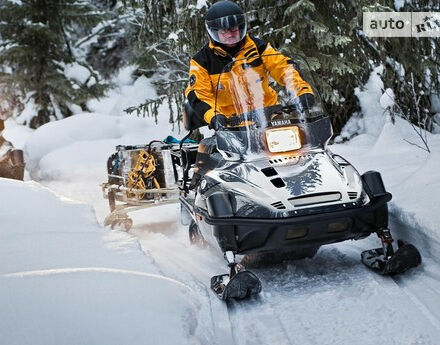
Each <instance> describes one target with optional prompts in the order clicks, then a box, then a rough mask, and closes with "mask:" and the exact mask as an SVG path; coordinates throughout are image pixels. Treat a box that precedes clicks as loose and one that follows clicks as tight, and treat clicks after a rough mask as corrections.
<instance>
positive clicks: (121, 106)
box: [87, 66, 157, 116]
mask: <svg viewBox="0 0 440 345" xmlns="http://www.w3.org/2000/svg"><path fill="white" fill-rule="evenodd" d="M133 71H134V67H133V66H131V67H126V68H124V69H122V70H121V71H120V73H119V74H118V76H117V77H116V78H115V82H116V83H117V82H121V84H118V85H117V87H116V88H114V89H112V90H110V91H109V92H108V93H107V94H106V96H105V97H103V98H102V99H99V100H96V99H95V100H90V101H89V102H88V103H87V105H88V107H89V108H90V109H91V110H92V111H93V112H97V113H103V114H108V115H113V116H122V115H125V112H124V110H125V109H127V108H128V107H130V106H138V105H140V104H143V103H145V102H146V101H147V100H149V99H154V98H156V96H157V95H156V91H155V90H154V88H153V87H152V85H151V82H150V80H148V79H147V78H146V77H145V76H141V77H139V78H137V79H136V80H135V82H134V83H130V81H131V79H132V76H131V73H132V72H133Z"/></svg>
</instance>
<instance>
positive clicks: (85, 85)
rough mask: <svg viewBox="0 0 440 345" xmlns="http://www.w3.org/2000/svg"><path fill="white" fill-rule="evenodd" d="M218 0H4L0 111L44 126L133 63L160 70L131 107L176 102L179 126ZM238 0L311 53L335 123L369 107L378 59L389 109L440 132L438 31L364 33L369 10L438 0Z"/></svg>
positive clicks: (295, 49)
mask: <svg viewBox="0 0 440 345" xmlns="http://www.w3.org/2000/svg"><path fill="white" fill-rule="evenodd" d="M213 2H214V1H206V0H161V1H158V0H125V1H117V0H64V1H60V0H0V8H1V10H0V117H1V118H2V119H6V118H8V117H15V118H16V119H17V122H19V123H24V124H26V125H28V126H29V127H31V128H37V127H39V126H41V125H43V124H45V123H47V122H49V121H54V120H57V119H62V118H65V117H68V116H70V115H72V114H75V113H78V112H80V111H88V101H90V100H91V99H94V98H99V97H102V96H104V95H105V94H106V92H108V90H110V89H111V88H112V87H113V86H114V85H113V84H112V80H113V79H112V77H114V76H115V75H116V74H117V73H118V71H119V70H120V69H121V68H123V67H125V66H128V65H134V66H136V68H135V69H134V72H133V74H134V76H136V77H139V76H142V75H144V76H145V77H147V78H150V80H151V81H152V83H153V84H154V86H155V88H156V90H157V95H156V96H157V97H154V98H152V99H148V100H147V101H146V102H145V103H143V104H133V105H132V106H131V107H129V108H127V109H126V112H127V113H128V114H135V115H138V116H139V115H141V116H157V114H158V111H157V110H158V107H159V105H160V104H163V103H166V104H168V105H169V110H170V111H169V121H170V122H172V123H176V124H177V125H180V121H181V115H182V114H181V112H182V108H183V107H182V105H183V102H184V94H183V91H184V88H185V87H186V84H187V83H188V66H189V60H190V58H191V56H192V55H193V54H195V53H196V52H197V51H198V50H199V49H200V48H201V47H202V46H203V44H205V43H206V42H207V35H206V31H205V28H204V16H205V13H206V11H207V9H208V8H209V6H210V5H211V3H213ZM236 2H237V3H238V4H239V5H240V6H242V7H243V8H244V10H245V12H246V14H247V18H248V28H249V29H248V32H249V33H250V34H252V35H255V36H257V37H259V38H261V39H264V40H266V41H269V42H270V43H271V44H272V45H273V46H274V47H276V48H278V49H280V50H281V51H283V52H284V53H286V54H288V55H294V54H299V55H302V56H304V57H306V59H307V61H308V63H309V65H310V67H311V69H312V71H313V74H314V78H315V82H316V84H317V87H318V89H319V90H320V92H321V95H322V98H323V100H324V104H325V108H326V110H327V112H328V113H330V114H331V115H332V121H333V125H334V129H335V132H336V133H339V132H340V131H341V129H342V128H343V126H344V125H345V124H346V123H347V121H348V120H349V119H350V118H361V117H362V116H363V114H362V113H361V112H360V106H359V99H358V97H357V96H356V95H357V93H358V92H359V91H360V90H362V87H363V86H364V85H365V83H366V81H367V80H368V78H369V76H370V74H371V73H372V71H373V70H374V69H375V67H377V66H383V69H382V72H381V74H380V78H381V79H382V81H383V84H384V92H385V90H388V93H389V95H390V98H392V100H393V102H390V106H389V108H388V109H386V110H385V111H388V112H389V113H390V115H391V116H392V117H393V116H402V117H404V118H405V119H406V120H408V121H410V122H412V123H413V124H416V125H418V126H419V127H420V128H422V129H423V130H428V131H432V132H440V114H439V113H440V104H439V103H440V102H439V97H438V95H439V91H440V83H439V81H440V79H439V72H440V54H438V51H439V50H438V48H439V44H440V38H372V37H368V36H366V35H365V33H364V32H363V31H362V13H363V12H367V11H404V12H410V11H415V12H416V11H417V12H419V11H421V12H428V11H432V12H435V11H437V12H439V11H440V4H439V3H438V2H434V1H431V0H413V1H405V0H394V1H393V0H383V1H368V0H360V1H354V0H341V1H325V0H314V1H312V0H298V1H292V0H254V1H250V0H239V1H236ZM354 132H355V131H354ZM354 132H353V131H352V132H350V133H354ZM347 136H350V134H347V135H346V137H344V138H343V139H349V137H347Z"/></svg>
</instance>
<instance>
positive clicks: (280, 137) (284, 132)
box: [103, 55, 421, 300]
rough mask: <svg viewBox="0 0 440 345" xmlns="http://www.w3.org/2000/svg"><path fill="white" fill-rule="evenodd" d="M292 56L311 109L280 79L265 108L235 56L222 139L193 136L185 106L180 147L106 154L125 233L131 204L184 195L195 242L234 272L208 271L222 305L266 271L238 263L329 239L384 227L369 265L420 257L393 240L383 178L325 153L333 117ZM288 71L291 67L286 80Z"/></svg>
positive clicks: (197, 122) (389, 267) (222, 89)
mask: <svg viewBox="0 0 440 345" xmlns="http://www.w3.org/2000/svg"><path fill="white" fill-rule="evenodd" d="M263 57H264V55H262V56H259V57H257V58H260V59H261V58H263ZM253 58H254V59H255V57H253ZM293 61H295V65H291V66H289V68H295V69H296V70H297V71H299V72H300V74H301V76H302V79H304V80H306V81H307V82H309V84H310V85H311V86H312V88H313V93H314V104H313V105H310V106H308V107H306V106H304V105H303V104H302V103H301V102H300V101H299V98H298V97H296V95H295V94H294V93H292V92H290V93H286V92H284V95H285V96H286V97H287V96H288V102H285V101H283V99H282V97H281V96H282V95H283V90H280V88H276V86H274V87H275V88H276V90H278V91H277V92H278V95H279V96H280V97H279V98H278V102H277V104H274V105H271V106H266V107H264V106H263V104H265V102H264V100H265V97H266V95H265V89H264V88H263V87H262V78H261V76H260V75H258V74H257V73H255V71H254V70H253V69H250V68H246V66H247V63H252V61H250V62H249V61H240V60H234V61H232V62H231V63H230V64H228V65H227V66H225V68H224V69H223V71H222V73H221V74H220V75H219V78H218V82H217V85H216V87H215V89H216V95H215V98H216V100H217V98H219V97H224V95H225V93H229V94H230V95H231V97H232V99H233V105H234V108H235V114H236V116H233V117H231V118H229V120H228V124H227V126H226V127H223V128H221V129H218V130H217V131H216V133H215V136H214V138H211V139H210V140H211V142H212V141H214V142H215V145H205V144H206V141H204V140H209V139H203V140H202V142H201V143H200V144H199V145H197V144H194V143H188V142H187V140H188V138H189V137H190V136H191V135H192V134H193V131H194V130H196V129H198V128H200V127H202V126H205V125H206V123H205V121H204V120H203V119H202V118H200V116H199V115H198V114H197V113H196V112H195V111H194V110H193V109H191V107H190V106H189V104H186V105H185V111H184V114H183V123H184V127H185V129H186V130H188V131H189V132H188V134H187V135H186V136H185V137H184V138H183V139H182V140H181V141H180V143H173V142H169V141H167V140H165V141H156V140H155V141H152V142H150V143H149V144H148V145H138V146H118V147H117V152H116V153H115V154H113V155H112V156H111V157H110V158H109V160H108V165H107V168H108V182H107V183H104V184H103V191H104V196H105V197H106V198H108V200H109V205H110V210H111V213H110V215H109V216H108V217H107V218H106V224H107V225H111V226H112V227H113V226H122V227H123V228H125V229H126V230H128V229H129V228H130V227H131V225H132V221H131V219H130V218H129V217H128V215H127V213H128V212H129V211H132V210H139V209H142V208H145V207H152V206H156V205H160V204H163V203H174V202H179V203H180V207H181V222H182V224H183V225H185V226H188V234H189V239H190V242H191V243H193V244H200V243H203V244H206V243H209V244H210V245H212V246H213V247H214V248H219V249H220V250H221V252H222V253H223V255H224V258H225V260H226V262H227V265H228V270H229V272H228V273H225V274H221V275H216V276H214V277H212V278H211V289H212V291H213V292H214V293H215V294H216V295H217V296H218V297H219V298H220V299H222V300H228V299H230V298H234V299H242V298H247V297H249V296H252V295H255V294H258V293H259V292H260V291H261V289H262V285H261V282H260V280H259V279H258V277H257V276H256V275H255V274H254V273H253V272H251V271H250V270H248V269H246V268H245V266H244V264H243V261H241V262H239V258H240V257H242V256H245V257H246V256H259V255H263V256H264V255H267V254H269V255H270V254H272V253H276V254H277V253H286V254H287V256H288V257H294V258H296V259H300V258H305V257H313V256H314V255H315V254H316V253H317V251H318V249H319V248H320V246H322V245H325V244H330V243H336V242H340V241H345V240H352V239H355V240H358V239H362V238H365V237H367V236H369V235H370V234H372V233H376V234H377V235H378V237H379V238H380V241H381V244H382V245H381V247H380V248H377V249H372V250H367V251H364V252H362V253H361V260H362V262H363V263H364V264H365V265H366V266H367V267H369V268H371V269H373V270H376V271H377V272H379V273H381V274H397V273H402V272H405V271H406V270H408V269H409V268H411V267H415V266H417V265H419V264H420V263H421V256H420V253H419V251H418V250H417V248H416V247H415V246H413V245H411V244H408V243H405V242H403V241H398V247H397V248H395V246H393V243H394V240H393V238H392V236H391V232H390V230H389V228H388V208H387V202H389V201H390V200H391V194H390V193H389V192H387V191H386V189H385V187H384V184H383V181H382V178H381V175H380V173H378V172H376V171H368V172H366V173H364V174H363V175H360V174H359V173H358V172H357V170H356V169H355V168H354V167H353V166H352V165H351V164H350V163H349V162H348V161H347V160H345V159H344V158H343V157H341V156H340V155H337V154H334V153H332V152H331V151H330V150H329V149H328V147H327V144H328V142H329V141H330V139H331V137H332V135H333V131H332V125H331V120H330V117H329V115H328V114H327V113H326V112H325V111H324V110H323V107H322V105H321V104H322V102H321V97H320V95H319V92H318V91H317V90H316V88H315V87H314V85H313V84H314V83H313V78H312V77H311V73H310V68H309V66H308V64H307V63H306V62H305V60H304V59H303V58H301V57H300V56H295V57H294V58H293ZM291 74H292V71H291V70H286V71H285V74H284V75H286V76H289V75H291ZM289 83H292V81H291V80H290V79H288V78H286V80H285V88H286V89H289V90H290V91H291V90H294V89H295V88H294V85H290V84H289ZM288 87H289V88H288ZM216 107H217V106H216ZM215 110H216V109H215ZM201 157H205V158H204V159H203V160H202V159H200V158H201ZM195 171H196V172H197V173H195ZM116 202H119V203H120V204H119V205H116Z"/></svg>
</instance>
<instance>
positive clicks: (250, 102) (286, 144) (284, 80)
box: [215, 54, 332, 161]
mask: <svg viewBox="0 0 440 345" xmlns="http://www.w3.org/2000/svg"><path fill="white" fill-rule="evenodd" d="M251 56H252V54H251ZM274 56H275V57H276V58H277V59H273V57H274ZM273 61H277V62H278V64H275V65H274V64H273ZM280 62H281V63H280ZM281 65H284V66H285V67H280V66H281ZM275 80H276V81H275ZM215 94H216V95H215V97H216V99H215V107H216V109H215V111H216V113H220V114H231V113H233V115H232V116H231V115H229V116H228V119H227V125H226V127H225V126H218V127H219V130H218V131H217V135H216V137H217V148H218V150H219V151H221V152H222V153H223V155H224V156H225V157H229V158H230V159H233V160H236V159H244V160H247V161H249V160H256V159H261V158H267V157H270V158H271V159H278V158H279V159H282V158H283V157H291V156H295V155H300V154H304V152H307V151H311V150H319V149H324V148H325V145H326V144H327V142H328V141H329V139H330V137H331V135H332V129H331V124H330V120H329V118H328V117H327V116H326V114H325V112H324V111H323V108H322V105H321V97H320V95H319V92H318V91H317V90H316V88H315V87H314V83H313V78H312V77H311V73H310V69H309V67H308V64H307V63H306V62H305V60H304V59H303V58H301V57H299V56H295V57H293V58H292V59H289V58H287V57H285V56H283V55H281V54H271V55H264V54H263V55H260V56H255V55H254V56H253V57H252V58H246V59H242V60H235V61H233V62H232V63H230V64H229V65H227V66H226V67H225V69H224V71H223V72H222V73H221V74H220V76H219V78H218V83H217V86H216V92H215Z"/></svg>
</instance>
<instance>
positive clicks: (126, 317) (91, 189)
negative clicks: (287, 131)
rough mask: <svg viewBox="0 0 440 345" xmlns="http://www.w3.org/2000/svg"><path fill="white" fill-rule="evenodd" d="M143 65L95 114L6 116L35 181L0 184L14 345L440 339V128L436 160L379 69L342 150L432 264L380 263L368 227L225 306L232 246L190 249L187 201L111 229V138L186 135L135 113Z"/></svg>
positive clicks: (267, 273) (5, 304)
mask: <svg viewBox="0 0 440 345" xmlns="http://www.w3.org/2000/svg"><path fill="white" fill-rule="evenodd" d="M133 70H134V67H133V66H131V67H127V68H125V69H123V70H121V72H120V74H119V75H118V76H117V77H116V78H115V83H116V84H117V88H116V89H114V90H113V91H110V92H109V93H108V94H107V96H106V97H105V98H103V99H101V100H100V101H93V102H89V106H90V108H91V109H92V110H93V113H78V114H76V115H74V116H71V117H69V118H66V119H63V120H60V121H56V122H51V123H48V124H46V125H44V126H42V127H40V128H39V129H37V130H35V131H32V130H29V129H27V128H26V127H24V126H21V125H18V124H16V123H15V122H14V121H12V120H8V121H6V128H5V130H4V131H3V134H4V135H5V137H6V138H7V139H8V140H10V141H12V142H13V143H14V144H15V146H16V147H23V148H24V150H25V158H26V163H27V169H28V170H29V173H30V176H31V177H32V178H33V179H34V180H35V181H26V182H17V181H11V180H6V179H0V190H1V191H2V192H1V193H0V205H2V207H1V208H0V219H1V220H2V226H1V228H0V263H1V264H0V321H1V322H0V338H1V339H2V343H5V344H8V345H9V344H12V345H13V344H25V343H32V344H34V345H40V344H41V345H42V344H117V343H118V344H121V343H122V344H125V343H130V344H145V343H151V344H223V343H228V344H234V343H235V344H237V345H241V344H243V345H244V344H292V343H306V344H314V343H320V344H321V343H322V344H348V343H356V344H362V345H365V344H377V343H379V342H381V341H383V337H384V334H385V335H386V338H387V342H388V343H390V344H399V345H400V344H426V345H434V344H438V339H439V338H440V321H439V320H440V313H439V310H440V295H439V292H438V291H440V269H439V268H438V263H439V261H438V258H437V256H438V250H440V232H439V231H438V224H439V223H440V213H439V212H438V205H439V204H440V194H439V193H438V191H439V190H440V175H439V173H438V172H439V171H440V135H438V134H428V135H427V139H428V145H429V148H430V150H431V153H428V152H427V151H425V150H423V149H421V148H420V147H418V146H421V145H422V143H421V141H420V138H419V137H418V136H417V135H416V133H415V131H414V130H413V128H412V127H411V126H410V125H409V124H408V123H407V122H405V121H404V120H402V119H401V118H399V117H396V118H395V123H393V122H392V121H391V119H390V117H389V115H388V114H387V113H385V112H384V108H387V107H389V106H392V105H393V102H392V101H391V98H390V97H388V95H394V93H393V91H392V90H391V89H388V90H386V93H387V94H384V92H383V91H382V90H383V89H384V85H383V83H382V81H381V78H380V74H381V73H382V70H383V69H382V67H378V68H376V69H375V71H374V72H373V73H372V75H371V77H370V79H369V81H368V82H367V84H366V85H365V88H363V89H362V90H361V89H359V90H357V91H356V94H357V96H358V97H359V100H360V104H361V108H362V111H361V113H360V114H357V116H355V117H352V119H351V120H350V122H349V123H348V124H347V126H346V128H345V129H344V130H345V133H346V135H345V136H343V137H344V138H345V139H348V138H351V139H350V140H349V141H346V142H345V143H338V144H334V145H332V146H331V147H330V149H331V150H332V151H333V152H335V153H338V154H341V155H342V156H344V157H345V158H346V159H347V160H348V161H350V162H351V163H353V165H354V166H355V167H356V168H357V169H358V170H359V172H360V173H364V172H365V171H368V170H378V171H380V172H381V174H382V177H383V179H384V183H385V186H386V188H387V189H388V190H389V191H390V192H391V193H392V194H393V200H392V201H391V202H390V210H391V218H392V219H391V229H392V231H393V233H395V234H396V235H397V236H398V237H399V238H402V239H406V240H411V242H413V243H415V244H416V245H417V246H418V248H419V249H420V250H421V252H422V256H423V265H422V267H420V268H418V269H415V270H412V271H410V272H408V274H407V275H405V276H403V277H402V278H394V279H392V278H389V277H381V276H379V275H376V274H375V273H372V272H370V271H369V270H367V269H366V268H365V267H363V266H362V265H361V264H360V263H359V253H360V252H361V251H362V250H365V249H369V248H374V247H378V246H379V242H378V240H377V239H376V238H374V236H371V237H370V238H368V239H366V240H363V241H358V242H354V241H350V242H344V243H339V244H334V245H329V246H325V247H323V248H321V249H320V251H319V253H318V255H317V256H316V257H315V258H313V259H306V260H301V261H298V262H287V263H284V264H282V265H279V266H275V267H268V268H258V269H255V270H253V271H254V272H255V273H256V274H257V275H258V276H259V277H260V278H261V280H262V282H263V292H262V294H261V296H260V297H258V298H255V299H252V300H251V301H247V302H243V303H241V302H231V303H229V304H228V305H226V304H224V303H222V302H220V301H218V300H217V299H216V298H215V297H213V294H212V293H211V292H210V291H209V278H210V277H211V276H212V275H215V274H220V273H225V272H226V266H225V264H224V261H223V258H222V256H221V253H220V252H219V251H218V250H216V249H215V248H211V247H208V248H204V249H200V248H195V247H193V246H190V245H189V243H188V234H187V229H186V228H185V227H184V226H181V225H180V224H179V207H178V205H176V204H174V205H166V206H160V207H157V208H153V209H148V210H143V211H138V212H133V213H132V214H130V216H131V217H132V218H133V220H134V224H135V225H134V227H133V229H132V230H131V231H130V232H129V233H125V232H120V231H112V230H110V229H108V228H103V227H102V225H101V224H102V223H103V219H104V217H105V216H106V215H107V214H108V203H107V201H106V200H104V199H103V197H102V194H101V189H100V183H102V182H104V181H105V180H106V162H107V158H108V156H109V155H110V154H111V153H112V152H114V147H115V146H116V145H119V144H130V145H135V144H146V143H148V142H149V141H150V140H153V139H163V138H165V137H166V136H167V135H169V134H172V135H174V136H176V137H181V136H183V134H184V133H178V132H176V131H174V132H173V127H172V125H171V124H169V123H168V109H167V107H168V106H167V105H165V104H164V105H163V106H161V107H159V117H158V124H155V121H154V119H153V118H148V117H147V118H137V117H136V116H134V115H131V116H128V115H124V113H123V109H125V108H127V107H129V106H134V105H137V104H139V103H142V102H144V101H145V100H147V99H150V98H152V97H154V96H155V91H154V89H153V88H152V86H151V84H150V81H149V80H148V79H146V78H145V77H140V78H137V79H135V78H134V77H133V76H132V72H133ZM392 99H393V100H394V98H392ZM204 132H206V133H212V132H209V131H207V130H204ZM340 141H341V142H342V140H340ZM416 145H418V146H416ZM37 181H38V182H37ZM6 296H7V298H6Z"/></svg>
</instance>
